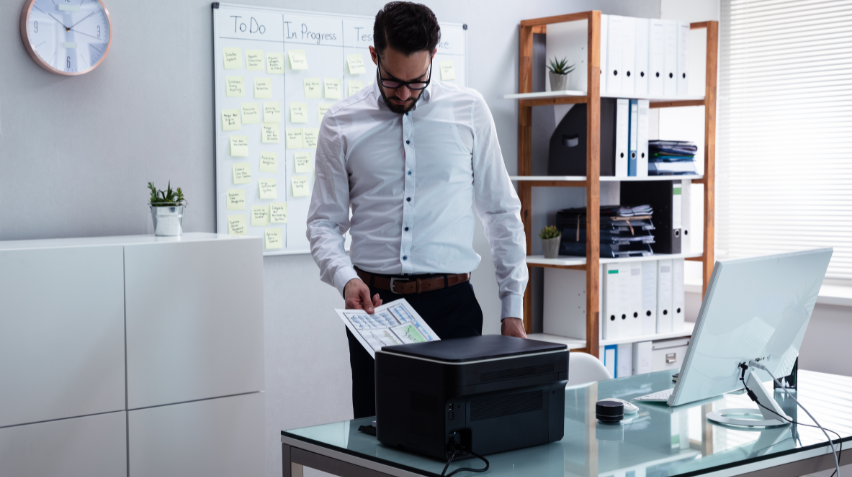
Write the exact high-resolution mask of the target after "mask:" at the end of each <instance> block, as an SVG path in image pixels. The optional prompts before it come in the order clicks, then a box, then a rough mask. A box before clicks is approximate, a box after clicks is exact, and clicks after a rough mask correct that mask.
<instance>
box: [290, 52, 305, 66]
mask: <svg viewBox="0 0 852 477" xmlns="http://www.w3.org/2000/svg"><path fill="white" fill-rule="evenodd" d="M287 55H288V56H290V68H291V69H294V70H306V69H308V57H306V56H305V50H290V51H288V52H287Z"/></svg>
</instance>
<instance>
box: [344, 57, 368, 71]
mask: <svg viewBox="0 0 852 477" xmlns="http://www.w3.org/2000/svg"><path fill="white" fill-rule="evenodd" d="M346 64H347V65H349V74H350V75H360V74H363V73H364V72H365V70H364V57H363V56H361V54H360V53H355V54H352V55H346Z"/></svg>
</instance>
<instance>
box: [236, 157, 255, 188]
mask: <svg viewBox="0 0 852 477" xmlns="http://www.w3.org/2000/svg"><path fill="white" fill-rule="evenodd" d="M249 182H251V165H250V164H249V163H248V162H238V163H236V164H234V184H248V183H249Z"/></svg>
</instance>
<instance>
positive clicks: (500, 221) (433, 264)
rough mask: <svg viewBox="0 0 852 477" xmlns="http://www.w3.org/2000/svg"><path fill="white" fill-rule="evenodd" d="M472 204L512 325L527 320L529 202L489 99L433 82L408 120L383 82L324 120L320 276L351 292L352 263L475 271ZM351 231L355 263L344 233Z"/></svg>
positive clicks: (316, 233) (313, 235) (316, 217)
mask: <svg viewBox="0 0 852 477" xmlns="http://www.w3.org/2000/svg"><path fill="white" fill-rule="evenodd" d="M474 201H475V203H476V210H477V213H478V215H479V217H480V219H481V220H482V222H483V224H484V225H485V235H486V237H487V238H488V241H489V243H490V244H491V255H492V257H493V260H494V266H495V268H496V276H497V284H498V287H499V292H500V299H501V301H502V318H506V317H515V318H523V316H522V313H523V294H524V288H525V287H526V285H527V280H528V276H527V267H526V264H525V261H524V256H525V255H526V237H525V236H524V227H523V223H522V222H521V217H520V210H521V203H520V200H518V195H517V194H516V193H515V189H514V187H513V186H512V183H511V181H510V180H509V175H508V173H507V172H506V166H505V164H504V163H503V155H502V154H501V152H500V145H499V143H498V142H497V133H496V130H495V127H494V120H493V119H492V117H491V111H489V109H488V106H487V105H486V104H485V100H484V99H483V98H482V95H480V94H479V93H478V92H476V91H474V90H472V89H469V88H463V87H459V86H456V85H454V84H450V83H443V82H434V83H431V84H430V85H429V86H428V87H427V88H426V89H425V90H424V91H423V93H422V97H421V98H420V100H419V102H418V103H417V106H416V108H415V109H413V110H411V111H409V112H408V113H406V114H404V115H401V114H397V113H394V112H393V111H391V110H389V109H388V108H387V106H386V105H385V103H384V100H383V99H382V96H381V93H380V91H379V87H378V85H377V84H376V83H374V84H373V85H372V86H370V87H367V88H363V89H362V90H361V91H359V92H358V93H356V94H354V95H352V96H350V97H349V98H347V99H345V100H343V101H340V102H338V103H337V104H335V105H334V106H332V107H331V108H330V109H329V110H328V112H327V113H326V115H325V118H323V121H322V125H321V127H320V133H319V143H318V145H317V152H316V181H315V183H314V191H313V196H312V198H311V208H310V212H309V215H308V230H307V236H308V240H310V242H311V254H312V255H313V257H314V260H315V261H316V262H317V264H318V265H319V268H320V276H321V278H322V280H323V281H324V282H326V283H329V284H331V285H334V286H336V287H337V289H338V290H339V291H340V293H341V294H343V288H344V286H345V285H346V283H347V282H349V280H351V279H353V278H358V276H357V274H356V273H355V269H354V268H353V263H354V264H355V265H357V266H358V267H359V268H360V269H362V270H364V271H367V272H372V273H379V274H385V275H402V274H424V273H465V272H471V271H473V270H474V269H476V267H477V266H478V265H479V261H480V257H479V255H478V254H477V253H476V252H475V251H474V250H473V231H474V222H473V221H474V217H473V210H472V209H473V208H472V206H473V204H474ZM350 206H351V209H352V214H351V218H350V213H349V209H350ZM347 230H349V231H350V233H351V236H352V246H351V259H350V257H349V256H347V255H346V252H345V251H344V248H343V243H344V239H343V236H342V235H341V234H343V233H345V232H346V231H347Z"/></svg>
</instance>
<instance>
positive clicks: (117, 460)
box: [0, 411, 127, 477]
mask: <svg viewBox="0 0 852 477" xmlns="http://www.w3.org/2000/svg"><path fill="white" fill-rule="evenodd" d="M126 423H127V417H126V414H125V412H124V411H118V412H111V413H107V414H98V415H96V416H86V417H77V418H74V419H61V420H58V421H49V422H40V423H37V424H29V425H26V426H13V427H7V428H3V429H0V475H3V476H10V477H11V476H14V477H121V476H126V475H127V426H126Z"/></svg>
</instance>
